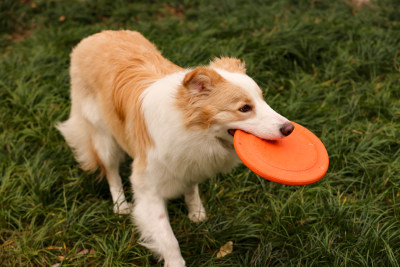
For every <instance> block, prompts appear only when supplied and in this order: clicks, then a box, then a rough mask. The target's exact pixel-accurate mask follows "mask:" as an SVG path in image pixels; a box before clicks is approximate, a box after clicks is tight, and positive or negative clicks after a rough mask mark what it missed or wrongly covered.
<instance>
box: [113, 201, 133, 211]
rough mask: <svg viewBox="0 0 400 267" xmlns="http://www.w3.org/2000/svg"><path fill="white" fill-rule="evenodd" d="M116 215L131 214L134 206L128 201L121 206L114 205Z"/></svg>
mask: <svg viewBox="0 0 400 267" xmlns="http://www.w3.org/2000/svg"><path fill="white" fill-rule="evenodd" d="M113 210H114V213H116V214H130V213H131V211H132V204H131V203H128V202H126V201H124V202H122V203H121V204H114V209H113Z"/></svg>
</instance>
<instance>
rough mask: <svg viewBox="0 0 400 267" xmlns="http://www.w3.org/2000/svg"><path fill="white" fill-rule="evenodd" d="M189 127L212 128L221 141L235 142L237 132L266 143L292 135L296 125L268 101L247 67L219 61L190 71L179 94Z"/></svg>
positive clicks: (235, 60)
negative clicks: (246, 70) (251, 135)
mask: <svg viewBox="0 0 400 267" xmlns="http://www.w3.org/2000/svg"><path fill="white" fill-rule="evenodd" d="M178 105H179V107H180V108H181V109H183V111H184V115H185V124H186V126H187V127H189V128H190V127H200V128H203V129H209V128H212V129H214V130H215V133H216V135H217V137H218V138H222V139H224V140H230V141H232V137H231V136H233V134H234V132H235V130H242V131H245V132H248V133H251V134H253V135H255V136H257V137H259V138H262V139H266V140H277V139H280V138H282V137H285V136H287V135H289V134H290V133H291V132H292V131H293V129H294V126H293V125H292V124H291V123H290V122H289V121H288V120H287V119H286V118H285V117H283V116H281V115H280V114H278V113H277V112H275V111H274V110H273V109H272V108H271V107H270V106H269V105H268V104H267V103H266V102H265V100H264V98H263V95H262V92H261V90H260V88H259V87H258V85H257V84H256V83H255V82H254V80H253V79H251V78H250V77H249V76H247V75H246V74H245V67H244V64H243V63H242V62H241V61H239V60H238V59H234V58H219V59H216V60H214V61H213V62H211V64H210V66H208V67H198V68H195V69H193V70H191V71H190V72H188V73H187V74H186V76H185V78H184V80H183V83H182V86H181V88H180V90H179V93H178Z"/></svg>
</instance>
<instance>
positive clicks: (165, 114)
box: [58, 68, 287, 267]
mask: <svg viewBox="0 0 400 267" xmlns="http://www.w3.org/2000/svg"><path fill="white" fill-rule="evenodd" d="M71 69H72V68H71ZM216 71H217V72H218V73H219V74H220V75H221V76H223V77H224V78H225V79H226V80H228V81H230V82H231V83H233V84H235V85H237V86H240V87H241V88H243V89H244V90H246V91H247V92H248V93H249V95H250V96H251V97H252V100H253V103H255V113H256V116H253V117H252V118H250V119H247V120H243V121H236V122H228V123H225V124H214V125H212V126H211V127H210V128H208V129H188V128H187V127H186V126H185V124H184V117H183V113H182V111H181V110H179V108H178V106H177V105H176V103H175V102H176V97H177V91H178V88H179V86H181V84H182V81H183V79H184V77H185V75H186V74H187V73H188V72H189V70H185V71H181V72H177V73H174V74H170V75H167V76H165V77H164V78H162V79H160V80H158V81H157V82H155V83H153V84H152V85H151V86H150V87H149V88H147V89H146V90H145V91H144V93H143V94H142V96H141V97H142V101H143V102H142V111H143V114H144V118H145V123H146V126H147V130H148V133H149V135H150V137H151V139H152V140H153V142H154V145H153V146H152V147H151V148H150V150H149V151H147V158H146V162H147V166H146V168H145V169H144V170H143V169H140V168H138V169H137V168H133V169H132V174H131V177H130V181H131V184H132V187H133V191H134V202H135V205H134V207H133V210H132V211H131V207H130V205H129V204H128V203H127V202H126V200H125V196H124V192H123V188H122V183H121V178H120V176H119V174H118V166H119V163H120V161H121V160H122V157H123V152H122V151H123V150H122V149H121V148H120V144H118V143H117V142H116V141H115V139H114V137H113V136H112V134H111V131H110V129H108V128H107V126H106V124H105V122H104V118H103V115H102V110H101V109H100V107H99V105H98V104H97V102H96V99H95V98H94V97H93V96H87V95H79V94H80V93H79V92H80V91H79V90H75V94H76V95H72V98H73V103H72V108H71V115H70V118H69V119H68V120H67V121H66V122H63V123H61V124H59V125H58V129H59V130H60V131H61V132H62V133H63V135H64V136H65V138H66V139H67V142H68V143H69V145H70V146H71V147H72V148H73V149H74V151H75V154H76V156H77V160H78V161H79V162H92V161H93V159H91V158H90V157H93V155H92V154H91V153H89V150H90V149H91V147H90V144H91V145H92V146H93V147H94V148H95V150H96V151H97V152H98V156H99V157H100V159H101V161H102V162H103V163H104V165H105V169H106V172H107V173H106V177H107V180H108V182H109V185H110V191H111V195H112V199H113V203H114V211H115V212H119V213H128V212H130V211H131V212H132V215H133V217H134V220H135V223H136V224H137V226H138V228H139V230H140V232H141V241H142V244H143V245H145V246H146V247H148V248H149V249H151V250H152V251H153V252H154V253H156V254H157V255H159V256H160V258H161V259H164V260H165V266H172V267H179V266H185V261H184V259H183V258H182V256H181V253H180V249H179V244H178V241H177V240H176V238H175V236H174V233H173V231H172V228H171V226H170V223H169V219H168V212H167V207H166V203H167V200H168V199H171V198H175V197H178V196H180V195H184V196H185V202H186V203H187V206H188V211H189V218H190V219H191V220H192V221H194V222H201V221H203V220H205V219H206V212H205V209H204V206H203V204H202V202H201V199H200V196H199V191H198V184H199V183H201V182H202V181H204V180H205V179H207V178H209V177H213V176H215V175H216V174H218V173H221V172H222V173H224V172H229V171H230V170H231V169H232V168H234V167H235V166H236V165H237V164H238V163H239V162H240V160H239V158H238V157H237V155H236V153H235V150H234V147H233V138H232V136H230V135H229V134H228V132H227V130H228V129H241V130H244V131H247V132H250V133H253V134H255V135H257V136H259V137H261V138H265V139H277V138H280V137H282V135H281V133H280V132H279V128H280V126H281V125H282V124H283V123H285V122H287V119H285V118H284V117H282V116H281V115H279V114H278V113H276V112H275V111H273V110H272V109H271V108H270V107H269V106H268V105H267V104H266V103H265V101H264V100H263V99H262V96H261V95H260V94H259V91H258V90H259V89H258V86H257V84H256V83H255V82H254V81H253V80H252V79H251V78H250V77H248V76H247V75H244V74H239V73H231V72H228V71H224V70H220V69H217V70H216ZM76 75H77V74H76ZM72 86H73V87H74V86H75V87H79V86H80V87H82V86H84V84H83V83H80V82H79V81H73V82H72ZM266 122H268V123H266ZM131 127H135V125H132V126H131ZM134 163H135V161H134Z"/></svg>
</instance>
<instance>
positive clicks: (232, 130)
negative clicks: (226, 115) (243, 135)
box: [228, 129, 236, 136]
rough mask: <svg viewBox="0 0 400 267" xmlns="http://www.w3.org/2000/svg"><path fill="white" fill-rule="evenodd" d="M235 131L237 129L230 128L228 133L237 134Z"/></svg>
mask: <svg viewBox="0 0 400 267" xmlns="http://www.w3.org/2000/svg"><path fill="white" fill-rule="evenodd" d="M235 132H236V129H229V130H228V134H230V135H232V136H234V135H235Z"/></svg>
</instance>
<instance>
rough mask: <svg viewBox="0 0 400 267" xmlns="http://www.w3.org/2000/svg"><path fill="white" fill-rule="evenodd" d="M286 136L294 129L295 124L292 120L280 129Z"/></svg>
mask: <svg viewBox="0 0 400 267" xmlns="http://www.w3.org/2000/svg"><path fill="white" fill-rule="evenodd" d="M279 130H280V131H281V133H282V134H283V135H284V136H288V135H289V134H291V133H292V132H293V130H294V125H293V124H291V123H290V122H287V123H284V124H283V125H282V127H281V128H280V129H279Z"/></svg>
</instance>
